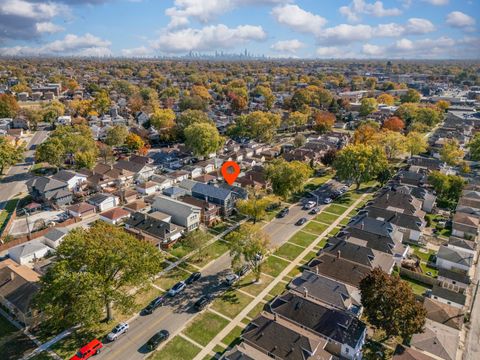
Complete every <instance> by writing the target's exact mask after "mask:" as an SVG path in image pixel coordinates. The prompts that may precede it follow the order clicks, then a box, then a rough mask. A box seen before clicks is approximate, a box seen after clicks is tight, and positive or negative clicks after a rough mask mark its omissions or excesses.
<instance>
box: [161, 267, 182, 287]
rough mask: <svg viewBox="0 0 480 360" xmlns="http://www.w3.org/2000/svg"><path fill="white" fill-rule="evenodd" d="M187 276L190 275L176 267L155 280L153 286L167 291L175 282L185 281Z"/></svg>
mask: <svg viewBox="0 0 480 360" xmlns="http://www.w3.org/2000/svg"><path fill="white" fill-rule="evenodd" d="M189 275H190V274H189V273H188V272H186V271H185V270H183V269H180V268H178V267H177V268H174V269H172V270H170V271H169V272H167V273H166V274H164V275H162V276H161V277H159V278H158V279H157V280H155V285H157V286H159V287H161V288H162V289H164V290H168V289H170V288H171V287H172V286H173V285H175V284H176V283H177V282H179V281H181V280H185V279H186V278H187V277H188V276H189Z"/></svg>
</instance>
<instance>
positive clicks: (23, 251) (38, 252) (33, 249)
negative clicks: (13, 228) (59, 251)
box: [8, 240, 54, 265]
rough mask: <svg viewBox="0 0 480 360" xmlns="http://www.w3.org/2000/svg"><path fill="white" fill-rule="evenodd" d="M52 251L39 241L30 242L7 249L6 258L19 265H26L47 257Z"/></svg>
mask: <svg viewBox="0 0 480 360" xmlns="http://www.w3.org/2000/svg"><path fill="white" fill-rule="evenodd" d="M53 251H54V250H53V249H52V248H51V247H49V246H47V245H45V244H44V243H42V242H41V241H40V240H32V241H27V242H25V243H23V244H20V245H17V246H15V247H13V248H10V249H8V256H9V257H10V259H12V260H13V261H15V262H17V263H18V264H20V265H27V264H30V263H33V262H35V261H37V260H39V259H41V258H43V257H45V256H47V255H48V254H50V253H52V252H53Z"/></svg>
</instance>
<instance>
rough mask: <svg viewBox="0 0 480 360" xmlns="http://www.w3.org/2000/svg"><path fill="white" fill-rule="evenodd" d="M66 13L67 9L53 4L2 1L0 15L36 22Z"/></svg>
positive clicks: (22, 0) (11, 0)
mask: <svg viewBox="0 0 480 360" xmlns="http://www.w3.org/2000/svg"><path fill="white" fill-rule="evenodd" d="M63 11H65V7H64V6H63V5H60V4H56V3H53V2H48V3H47V2H45V3H43V2H29V1H25V0H2V1H1V2H0V14H2V15H8V16H18V17H22V18H30V19H35V20H46V19H51V18H53V17H54V16H57V15H59V14H61V13H62V12H63Z"/></svg>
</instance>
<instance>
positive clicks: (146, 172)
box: [113, 160, 155, 181]
mask: <svg viewBox="0 0 480 360" xmlns="http://www.w3.org/2000/svg"><path fill="white" fill-rule="evenodd" d="M113 167H114V168H115V169H118V170H125V171H128V172H130V173H133V174H134V179H135V180H137V181H148V180H150V178H151V177H152V176H153V174H154V173H155V167H154V166H153V165H150V164H144V163H142V162H135V161H129V160H120V161H118V162H117V163H115V165H113Z"/></svg>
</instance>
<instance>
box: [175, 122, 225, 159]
mask: <svg viewBox="0 0 480 360" xmlns="http://www.w3.org/2000/svg"><path fill="white" fill-rule="evenodd" d="M184 133H185V145H187V146H188V147H189V148H190V149H192V151H193V153H194V154H195V155H197V156H208V155H209V154H212V153H216V152H217V151H218V150H219V149H220V148H221V147H222V145H223V141H224V140H223V138H222V137H221V136H220V134H219V133H218V130H217V127H216V126H215V125H211V124H208V123H197V124H192V125H190V126H188V127H187V128H186V129H185V131H184Z"/></svg>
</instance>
